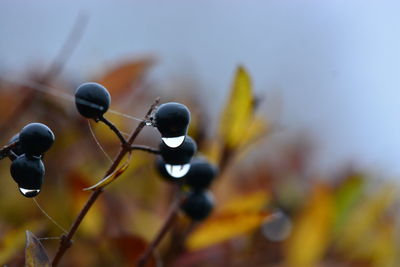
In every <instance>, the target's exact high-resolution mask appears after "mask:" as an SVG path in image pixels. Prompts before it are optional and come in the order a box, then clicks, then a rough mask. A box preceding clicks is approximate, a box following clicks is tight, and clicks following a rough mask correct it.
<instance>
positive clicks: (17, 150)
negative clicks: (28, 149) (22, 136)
mask: <svg viewBox="0 0 400 267" xmlns="http://www.w3.org/2000/svg"><path fill="white" fill-rule="evenodd" d="M16 141H17V142H18V143H17V145H16V146H15V147H14V148H13V149H11V151H12V152H14V154H15V155H17V156H19V155H22V154H24V153H25V152H24V151H23V150H22V147H21V143H20V142H19V133H17V134H15V135H14V136H13V137H11V139H10V141H8V143H9V144H11V143H14V142H16Z"/></svg>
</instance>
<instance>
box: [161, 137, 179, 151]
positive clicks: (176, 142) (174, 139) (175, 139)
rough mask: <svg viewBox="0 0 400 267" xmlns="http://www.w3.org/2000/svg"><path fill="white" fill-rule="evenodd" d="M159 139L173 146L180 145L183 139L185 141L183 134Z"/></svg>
mask: <svg viewBox="0 0 400 267" xmlns="http://www.w3.org/2000/svg"><path fill="white" fill-rule="evenodd" d="M161 139H162V140H163V142H164V143H165V144H166V145H167V146H169V147H172V148H175V147H178V146H180V145H182V143H183V141H185V135H182V136H178V137H162V138H161Z"/></svg>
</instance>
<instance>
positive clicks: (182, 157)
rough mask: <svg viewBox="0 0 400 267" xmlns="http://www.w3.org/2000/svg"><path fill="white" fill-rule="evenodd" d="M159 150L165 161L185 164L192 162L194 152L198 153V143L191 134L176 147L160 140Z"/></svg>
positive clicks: (172, 163)
mask: <svg viewBox="0 0 400 267" xmlns="http://www.w3.org/2000/svg"><path fill="white" fill-rule="evenodd" d="M159 150H160V155H161V157H162V158H163V160H164V161H165V163H167V164H171V165H183V164H186V163H189V162H190V160H191V159H192V157H193V155H194V153H196V150H197V145H196V143H195V141H193V139H192V138H190V136H186V138H185V140H184V141H183V143H182V144H181V145H180V146H178V147H175V148H172V147H169V146H167V145H166V144H165V143H164V142H160V146H159Z"/></svg>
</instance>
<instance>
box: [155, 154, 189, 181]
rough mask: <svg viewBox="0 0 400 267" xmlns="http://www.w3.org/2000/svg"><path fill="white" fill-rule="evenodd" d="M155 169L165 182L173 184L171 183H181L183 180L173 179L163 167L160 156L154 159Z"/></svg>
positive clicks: (163, 162)
mask: <svg viewBox="0 0 400 267" xmlns="http://www.w3.org/2000/svg"><path fill="white" fill-rule="evenodd" d="M155 163H156V168H157V171H158V173H159V174H160V176H161V177H162V178H163V179H164V180H166V181H167V182H173V183H182V182H183V180H182V179H179V177H173V176H171V175H170V174H169V172H168V171H167V169H166V167H165V161H164V160H163V158H162V157H161V156H158V157H156V162H155Z"/></svg>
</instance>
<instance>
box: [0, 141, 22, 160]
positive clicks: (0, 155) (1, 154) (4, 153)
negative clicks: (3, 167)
mask: <svg viewBox="0 0 400 267" xmlns="http://www.w3.org/2000/svg"><path fill="white" fill-rule="evenodd" d="M17 144H18V141H15V142H12V143H10V144H8V145H5V146H3V147H2V148H1V149H0V160H2V159H4V158H5V157H8V156H9V154H10V152H11V150H12V149H13V148H14V147H16V146H17Z"/></svg>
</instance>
